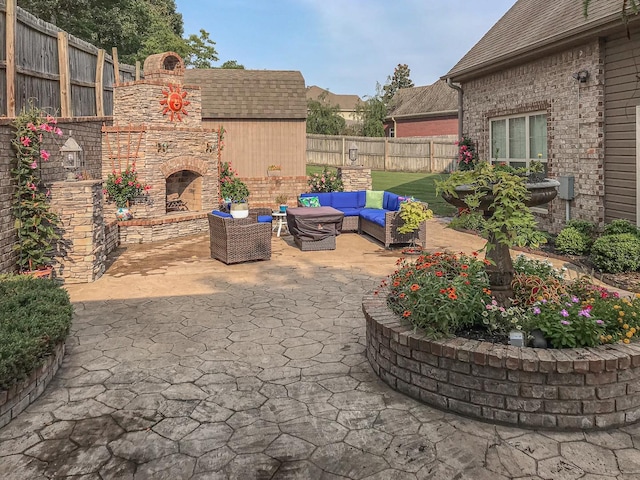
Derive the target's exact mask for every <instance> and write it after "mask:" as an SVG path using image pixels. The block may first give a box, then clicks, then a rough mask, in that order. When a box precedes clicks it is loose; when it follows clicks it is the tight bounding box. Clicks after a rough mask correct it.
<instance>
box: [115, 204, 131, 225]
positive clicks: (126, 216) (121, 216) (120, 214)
mask: <svg viewBox="0 0 640 480" xmlns="http://www.w3.org/2000/svg"><path fill="white" fill-rule="evenodd" d="M132 218H133V214H132V213H131V210H129V208H128V207H118V209H117V210H116V219H117V220H118V221H119V222H125V221H127V220H131V219H132Z"/></svg>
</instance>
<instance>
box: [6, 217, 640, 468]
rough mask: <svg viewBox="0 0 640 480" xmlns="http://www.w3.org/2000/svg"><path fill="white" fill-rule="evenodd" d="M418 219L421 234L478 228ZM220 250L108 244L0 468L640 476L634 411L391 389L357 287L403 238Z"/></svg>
mask: <svg viewBox="0 0 640 480" xmlns="http://www.w3.org/2000/svg"><path fill="white" fill-rule="evenodd" d="M443 227H444V225H443V223H441V222H440V221H437V220H433V221H431V222H430V223H429V226H428V232H429V241H428V248H429V249H432V250H435V249H443V248H447V249H450V250H453V251H460V250H464V251H471V250H472V249H474V248H479V247H480V246H481V245H482V243H483V242H482V241H480V240H479V239H477V238H476V237H473V236H471V235H466V234H462V233H456V232H452V231H450V230H445V229H444V228H443ZM273 242H274V243H273V245H274V254H273V257H272V259H271V261H267V262H257V263H250V264H240V265H233V266H226V265H224V264H222V263H220V262H217V261H215V260H211V259H210V258H209V255H208V243H207V238H206V237H204V236H198V237H192V238H187V239H181V240H176V241H172V242H167V243H164V244H155V245H138V246H135V247H129V248H128V249H126V251H122V252H120V255H119V256H118V257H117V258H116V259H115V261H114V263H113V265H112V266H111V267H110V268H109V270H108V271H107V272H106V274H105V275H104V276H103V277H102V278H101V279H100V280H99V281H97V282H95V283H93V284H90V285H73V286H69V287H68V289H69V292H70V294H71V298H72V300H73V302H74V304H75V307H76V316H75V319H74V324H73V328H72V334H71V337H70V338H69V341H68V349H67V355H66V358H65V360H64V364H63V367H62V368H61V369H60V371H59V372H58V374H57V377H56V378H55V379H54V381H53V382H52V384H51V385H50V386H49V388H48V389H47V391H46V392H45V393H44V394H43V395H42V397H41V398H40V399H38V400H37V401H36V402H35V403H34V404H33V405H32V406H31V407H29V408H28V409H27V410H26V411H25V412H23V413H22V414H21V416H20V417H19V418H18V419H17V420H14V421H13V422H12V423H10V424H9V425H7V426H6V427H4V428H3V429H1V430H0V478H2V479H3V480H7V479H29V480H33V479H39V478H74V479H76V478H77V479H83V480H93V479H134V478H135V479H146V478H153V479H171V480H180V479H243V480H244V479H327V480H329V479H393V480H404V479H425V480H427V479H429V480H453V479H456V480H463V479H468V480H484V479H490V480H503V479H512V478H518V479H527V480H534V479H535V480H537V479H554V480H564V479H583V480H606V479H618V480H632V479H640V425H637V426H634V427H627V428H624V429H620V430H613V431H609V432H600V433H583V432H573V433H552V432H544V431H530V430H520V429H517V428H511V427H501V426H494V425H490V424H486V423H481V422H477V421H473V420H469V419H465V418H463V417H460V416H457V415H453V414H450V413H447V412H442V411H438V410H435V409H433V408H430V407H428V406H425V405H423V404H420V403H418V402H416V401H414V400H412V399H409V398H407V397H404V396H403V395H401V394H399V393H397V392H394V391H392V390H390V389H389V388H388V387H387V386H386V385H385V384H383V383H382V382H381V381H379V380H378V379H377V377H376V376H375V375H374V374H373V372H372V370H371V368H370V367H369V364H368V362H367V360H366V358H365V355H364V335H365V331H364V330H365V326H364V317H363V314H362V312H361V299H362V295H363V294H364V293H365V292H367V291H370V290H372V289H374V288H375V287H376V286H377V284H378V283H379V281H380V279H381V278H382V277H383V276H384V275H386V274H388V273H390V272H391V271H392V270H393V268H394V266H395V262H396V260H397V258H398V255H399V252H397V251H385V250H383V249H382V248H381V247H380V245H379V244H377V243H374V242H373V241H371V240H369V239H367V238H364V237H360V236H358V235H355V234H346V235H342V236H340V237H339V238H338V247H337V250H335V251H321V252H301V251H299V250H298V249H297V248H296V247H294V246H293V242H292V241H291V237H282V238H276V237H274V239H273Z"/></svg>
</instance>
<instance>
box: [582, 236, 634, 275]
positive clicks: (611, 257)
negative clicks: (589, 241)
mask: <svg viewBox="0 0 640 480" xmlns="http://www.w3.org/2000/svg"><path fill="white" fill-rule="evenodd" d="M590 258H591V261H592V262H593V264H594V266H595V267H596V268H597V269H598V270H600V271H602V272H606V273H619V272H630V271H634V270H637V269H638V267H640V238H638V237H637V236H636V235H634V234H632V233H618V234H615V235H604V236H602V237H600V238H598V239H597V240H596V241H595V242H594V243H593V246H592V247H591V256H590Z"/></svg>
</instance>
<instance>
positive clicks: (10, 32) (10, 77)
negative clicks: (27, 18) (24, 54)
mask: <svg viewBox="0 0 640 480" xmlns="http://www.w3.org/2000/svg"><path fill="white" fill-rule="evenodd" d="M16 8H17V0H7V1H6V11H5V19H6V26H5V43H6V45H7V47H6V50H5V58H6V66H7V68H6V74H5V76H6V81H7V117H15V116H16Z"/></svg>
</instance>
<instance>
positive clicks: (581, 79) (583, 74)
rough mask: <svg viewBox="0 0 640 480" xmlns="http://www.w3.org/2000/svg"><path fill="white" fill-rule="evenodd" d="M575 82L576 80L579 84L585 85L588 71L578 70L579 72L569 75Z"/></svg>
mask: <svg viewBox="0 0 640 480" xmlns="http://www.w3.org/2000/svg"><path fill="white" fill-rule="evenodd" d="M571 76H572V77H573V78H574V79H575V80H578V81H579V82H580V83H587V79H588V78H589V71H588V70H580V71H579V72H576V73H574V74H573V75H571Z"/></svg>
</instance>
